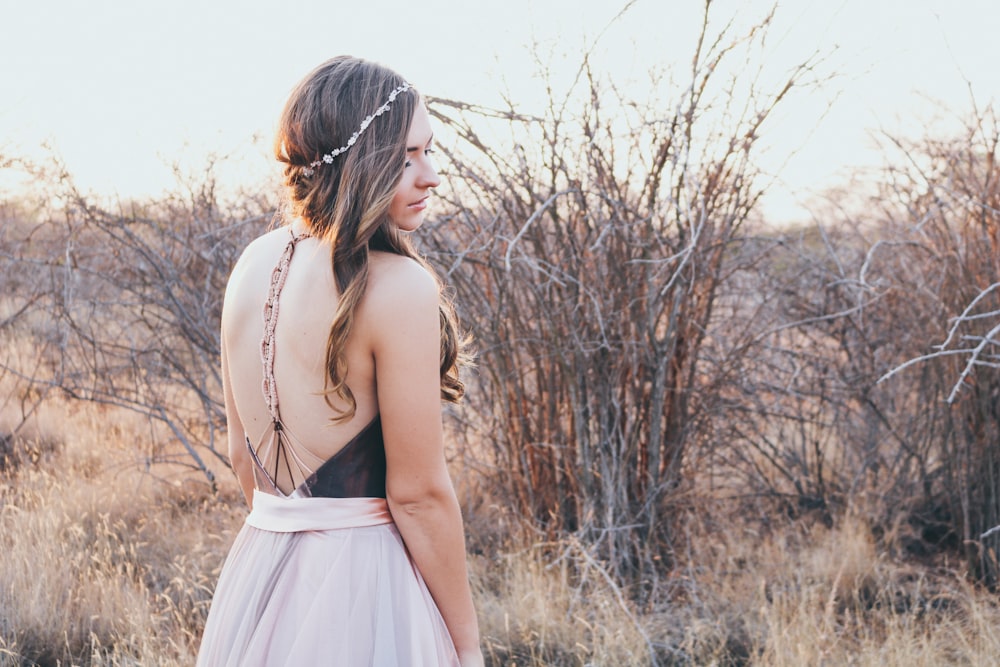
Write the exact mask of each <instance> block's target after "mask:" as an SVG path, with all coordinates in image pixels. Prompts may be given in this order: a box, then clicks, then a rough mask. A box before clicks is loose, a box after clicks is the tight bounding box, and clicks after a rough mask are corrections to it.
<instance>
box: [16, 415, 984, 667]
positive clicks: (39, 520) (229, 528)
mask: <svg viewBox="0 0 1000 667" xmlns="http://www.w3.org/2000/svg"><path fill="white" fill-rule="evenodd" d="M9 407H10V406H8V408H9ZM8 412H9V410H8ZM6 416H7V417H9V415H6ZM9 422H10V420H9V419H8V420H7V422H6V423H7V424H8V425H9ZM151 437H154V434H152V433H151V432H150V427H149V422H148V420H145V419H143V418H141V417H139V416H137V415H135V414H134V413H129V412H125V411H120V410H110V409H104V408H100V407H99V406H94V405H84V406H80V405H79V404H72V403H65V402H62V401H58V400H55V399H50V400H48V401H46V403H45V404H44V405H43V406H42V407H40V408H39V409H38V410H37V411H36V413H35V415H34V417H33V418H32V420H31V423H30V424H29V426H27V427H26V428H23V429H22V430H21V432H20V434H19V435H18V436H16V437H15V438H13V439H11V440H8V441H6V443H5V444H4V446H3V456H2V460H3V461H4V464H3V470H2V473H0V549H2V552H3V554H4V557H3V559H2V560H0V666H4V667H6V666H11V667H13V666H15V665H17V666H19V667H20V666H24V665H43V666H50V665H51V666H55V665H164V666H166V665H190V664H192V663H193V660H194V655H195V653H196V650H197V643H198V638H199V636H200V634H201V629H202V626H203V623H204V619H205V615H206V613H207V609H208V605H209V601H210V599H211V593H212V589H213V587H214V584H215V580H216V578H217V576H218V572H219V568H220V566H221V564H222V561H223V559H224V557H225V554H226V552H227V549H228V546H229V544H230V543H231V541H232V539H233V537H234V535H235V531H236V530H238V528H239V526H240V523H241V521H242V518H243V516H244V512H245V510H244V507H243V501H242V499H241V498H240V497H239V493H238V490H237V489H236V487H235V484H234V483H233V481H232V479H231V476H230V475H228V474H226V473H225V472H224V471H223V470H219V471H218V473H219V474H218V476H217V479H218V480H219V490H218V494H217V495H212V493H211V492H210V487H209V484H208V483H207V482H206V481H205V479H204V477H202V476H201V475H200V474H199V473H197V472H193V471H191V470H190V469H178V472H177V473H176V474H171V473H170V472H169V471H165V470H163V469H162V466H160V469H159V470H156V469H153V470H152V471H146V470H144V469H142V468H141V467H138V466H136V465H135V446H136V443H137V442H139V441H143V440H147V439H150V438H151ZM455 472H456V474H461V472H462V471H460V470H456V471H455ZM465 491H466V493H474V492H475V489H472V488H468V489H465ZM763 509H764V508H763V507H759V508H754V507H750V506H743V507H735V506H733V505H731V504H729V503H727V502H722V501H719V502H718V503H717V504H714V505H711V506H704V507H702V508H701V511H698V512H691V513H690V514H689V515H687V516H685V517H682V519H681V521H680V524H681V525H682V526H683V527H684V530H685V531H686V540H685V543H686V544H687V545H689V546H688V547H687V550H686V552H685V553H682V554H677V560H678V562H681V563H683V566H681V567H678V568H676V569H675V570H674V571H672V572H671V574H670V576H669V579H668V581H666V582H665V584H664V587H665V589H667V590H669V591H670V594H669V597H667V598H664V599H663V600H660V601H659V602H658V603H657V604H651V605H647V606H645V607H639V606H637V605H636V604H635V602H634V601H633V596H632V595H631V594H630V591H628V590H624V589H621V588H619V586H618V584H617V583H615V581H614V580H613V579H612V578H611V577H609V576H608V568H607V564H606V563H602V562H600V561H598V560H597V559H596V558H595V556H594V553H595V552H594V551H593V547H592V546H590V545H587V544H585V543H581V542H579V541H576V540H573V539H571V538H566V539H563V540H561V541H557V542H545V541H542V540H541V539H539V536H536V535H534V534H532V533H524V532H519V531H517V530H514V529H511V528H503V529H498V528H497V524H496V523H495V522H490V521H488V519H489V517H488V516H487V515H486V512H487V510H486V509H484V508H478V509H476V510H475V511H473V510H470V509H469V508H467V513H469V514H472V515H473V516H472V519H471V520H470V523H469V526H470V532H471V534H470V546H471V548H472V549H473V551H474V554H473V556H472V560H471V563H472V577H473V584H474V590H475V595H476V602H477V605H478V609H479V614H480V619H481V624H482V631H483V644H484V650H485V653H486V655H487V661H488V664H490V665H506V666H514V665H517V666H519V667H524V666H539V667H540V666H542V665H565V666H570V665H573V666H583V665H594V666H599V665H600V666H609V667H610V666H612V665H616V666H617V665H652V664H659V665H761V666H763V665H768V666H784V665H789V666H790V665H795V666H799V665H880V666H883V667H884V666H886V665H935V666H937V665H951V664H955V665H993V664H995V662H996V656H997V655H1000V605H998V604H997V600H996V598H995V596H993V595H992V594H990V593H989V592H987V591H985V590H984V589H980V588H976V587H975V586H973V585H971V584H969V583H968V582H967V581H966V580H965V579H964V578H963V577H962V576H961V574H960V572H959V571H958V569H957V568H958V567H959V565H960V564H959V563H958V562H957V561H956V562H952V563H949V562H947V561H944V560H941V561H938V562H935V563H916V562H913V561H912V560H910V561H908V560H907V558H906V552H905V550H902V549H899V550H893V549H888V548H886V545H888V544H891V543H892V542H893V540H894V539H895V538H894V536H891V535H890V536H884V535H883V536H880V537H878V538H876V536H875V535H874V534H873V531H872V530H871V522H870V521H869V520H868V519H867V518H866V517H863V516H860V515H855V514H848V515H846V516H844V517H843V518H841V519H839V520H838V521H836V522H835V523H834V524H833V525H830V526H828V525H827V524H826V523H824V522H823V521H820V520H818V519H809V518H806V519H798V520H794V521H793V520H781V519H780V518H775V517H774V516H769V515H768V514H767V513H766V512H764V511H763Z"/></svg>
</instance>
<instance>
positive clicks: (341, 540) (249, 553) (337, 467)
mask: <svg viewBox="0 0 1000 667" xmlns="http://www.w3.org/2000/svg"><path fill="white" fill-rule="evenodd" d="M299 238H301V237H294V236H293V238H292V240H291V241H290V242H289V244H288V246H287V248H286V249H285V252H284V254H283V255H282V260H281V262H280V264H279V265H278V267H276V268H275V270H274V274H273V276H272V281H271V290H270V293H269V295H268V298H267V302H266V304H265V309H264V319H265V326H264V332H265V333H264V340H263V343H262V356H263V359H264V398H265V400H266V401H267V404H268V407H269V409H270V411H271V416H272V419H273V427H272V428H271V429H270V430H269V434H268V435H267V436H266V437H265V438H264V439H263V443H262V444H261V445H260V446H259V447H258V449H256V450H255V449H254V448H253V447H252V446H251V445H250V443H249V441H248V442H247V446H248V447H249V448H250V452H251V455H252V456H251V458H252V459H253V462H254V475H255V479H256V487H257V488H256V489H255V491H254V498H253V510H252V511H251V512H250V514H249V515H248V516H247V519H246V523H245V524H244V526H243V528H242V529H241V530H240V532H239V534H238V535H237V537H236V540H235V542H234V544H233V547H232V549H231V550H230V552H229V556H228V557H227V559H226V562H225V565H224V566H223V568H222V574H221V575H220V577H219V583H218V586H217V587H216V589H215V596H214V598H213V600H212V607H211V610H210V611H209V614H208V620H207V622H206V624H205V632H204V636H203V638H202V644H201V650H200V652H199V654H198V665H199V666H203V667H254V666H260V667H265V666H266V667H277V666H281V665H287V666H289V667H291V666H293V665H294V666H295V667H301V666H311V665H338V666H340V665H343V666H345V667H360V666H362V665H363V666H372V667H383V666H386V667H388V666H401V667H402V666H412V667H418V666H421V667H431V666H433V667H439V666H442V665H446V666H451V665H456V666H457V665H458V658H457V656H456V653H455V648H454V645H453V644H452V641H451V638H450V636H449V634H448V630H447V628H446V627H445V624H444V621H443V620H442V618H441V614H440V613H439V611H438V609H437V606H436V605H435V603H434V600H433V599H432V598H431V595H430V593H429V592H428V590H427V586H426V585H425V584H424V581H423V578H422V577H421V576H420V573H419V572H418V571H417V569H416V567H415V566H414V564H413V562H412V561H411V560H410V557H409V554H408V553H407V551H406V547H405V545H404V544H403V541H402V539H401V538H400V535H399V532H398V531H397V530H396V526H395V524H394V523H393V521H392V515H391V514H390V513H389V507H388V505H387V503H386V500H385V493H384V488H385V451H384V448H383V445H382V438H381V425H380V423H379V421H378V418H377V417H376V419H375V420H374V421H373V422H372V423H371V424H369V425H368V426H367V427H366V428H365V429H363V431H362V432H361V433H359V434H358V435H357V436H356V437H355V438H354V439H352V440H351V442H350V443H348V444H347V445H345V447H344V448H343V449H342V450H341V451H340V452H338V453H337V455H336V456H334V457H333V458H332V459H330V460H328V461H327V462H326V463H324V464H323V465H322V466H320V467H319V468H317V469H316V470H315V471H311V472H312V474H310V475H305V476H306V477H307V479H306V480H305V481H304V482H303V483H302V484H301V485H300V486H299V487H298V488H296V489H295V490H294V491H292V492H291V493H289V494H287V495H286V494H284V493H282V492H281V490H280V489H278V487H277V485H276V484H275V483H274V477H275V475H274V474H272V473H269V472H268V471H267V470H266V469H265V468H264V466H263V465H262V464H261V461H262V460H264V461H268V460H271V455H272V454H274V457H273V460H274V461H275V465H278V463H277V462H278V461H279V460H281V458H282V457H284V461H285V463H284V464H285V465H290V464H291V463H292V462H294V464H295V465H296V466H299V467H300V469H301V467H302V458H301V456H300V455H299V454H298V453H297V452H296V448H297V447H298V446H299V445H297V444H296V441H295V439H294V438H290V437H288V434H287V430H286V429H285V427H284V426H283V424H282V423H281V418H280V416H279V413H278V401H277V388H276V386H275V383H274V371H273V368H274V356H275V354H274V352H275V350H274V326H275V322H276V320H277V311H278V308H277V304H278V296H279V295H280V292H281V287H282V286H283V284H284V279H285V274H286V272H287V271H288V266H289V263H290V261H291V257H292V253H293V252H294V249H295V244H296V242H297V241H298V240H299ZM275 448H276V450H275ZM307 472H308V471H307ZM325 496H341V497H325ZM343 496H354V497H343Z"/></svg>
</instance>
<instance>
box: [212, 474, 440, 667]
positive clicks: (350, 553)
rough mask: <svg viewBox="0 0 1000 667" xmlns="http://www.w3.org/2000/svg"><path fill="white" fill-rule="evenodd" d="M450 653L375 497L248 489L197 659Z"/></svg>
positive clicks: (367, 659) (375, 661)
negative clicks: (284, 494) (283, 494)
mask: <svg viewBox="0 0 1000 667" xmlns="http://www.w3.org/2000/svg"><path fill="white" fill-rule="evenodd" d="M457 664H458V658H457V656H456V654H455V648H454V645H453V644H452V642H451V638H450V636H449V635H448V630H447V628H446V627H445V624H444V621H443V620H442V618H441V614H440V613H439V612H438V609H437V606H436V605H435V604H434V600H433V599H432V598H431V595H430V593H429V592H428V590H427V586H426V585H425V584H424V581H423V579H422V578H421V576H420V573H419V572H417V569H416V567H414V565H413V562H412V561H411V560H410V557H409V554H408V553H407V551H406V548H405V547H404V546H403V541H402V539H401V538H400V536H399V532H398V531H397V530H396V526H395V524H393V523H392V516H391V515H390V514H389V509H388V506H387V505H386V502H385V500H384V499H381V498H278V497H275V496H271V495H268V494H265V493H260V492H255V494H254V502H253V511H252V512H251V513H250V515H249V516H248V517H247V520H246V524H245V525H244V526H243V528H242V530H240V532H239V534H238V535H237V537H236V541H235V542H234V543H233V547H232V549H231V550H230V552H229V556H228V558H227V559H226V563H225V565H224V566H223V568H222V574H221V576H220V577H219V583H218V586H217V587H216V590H215V597H214V598H213V600H212V608H211V610H210V612H209V615H208V621H207V622H206V624H205V633H204V636H203V638H202V644H201V651H200V652H199V654H198V665H199V666H204V667H253V666H255V665H259V666H261V667H265V666H266V667H276V666H278V665H288V666H289V667H291V666H292V665H295V666H296V667H299V666H302V665H338V666H339V665H344V666H347V667H355V666H361V665H364V666H366V667H367V666H373V667H381V666H383V665H386V666H388V665H393V666H396V665H399V666H412V667H417V666H422V667H432V666H433V667H440V666H442V665H457Z"/></svg>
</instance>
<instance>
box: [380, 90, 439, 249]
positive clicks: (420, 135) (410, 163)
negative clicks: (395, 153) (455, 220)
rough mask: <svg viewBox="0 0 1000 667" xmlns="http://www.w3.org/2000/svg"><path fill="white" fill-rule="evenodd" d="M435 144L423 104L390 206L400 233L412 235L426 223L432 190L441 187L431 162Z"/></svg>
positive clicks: (415, 117) (412, 127) (416, 112)
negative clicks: (426, 213)
mask: <svg viewBox="0 0 1000 667" xmlns="http://www.w3.org/2000/svg"><path fill="white" fill-rule="evenodd" d="M433 142H434V132H433V131H432V130H431V121H430V116H429V115H428V113H427V109H426V108H425V107H424V105H423V103H421V104H418V105H417V108H416V109H415V110H414V112H413V121H412V122H411V123H410V132H409V134H407V136H406V163H405V165H404V167H403V178H402V179H401V180H400V181H399V185H398V186H396V194H395V195H394V196H393V198H392V204H390V206H389V217H390V218H391V219H392V221H393V222H394V223H395V224H396V226H397V227H398V228H399V229H400V230H401V231H404V232H412V231H413V230H415V229H417V228H418V227H419V226H420V225H421V223H423V221H424V210H425V209H426V208H427V202H428V199H429V197H430V195H431V188H435V187H437V186H438V185H440V184H441V179H440V177H438V174H437V170H436V169H435V168H434V163H433V161H432V160H431V154H432V153H433Z"/></svg>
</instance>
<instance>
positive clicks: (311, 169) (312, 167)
mask: <svg viewBox="0 0 1000 667" xmlns="http://www.w3.org/2000/svg"><path fill="white" fill-rule="evenodd" d="M411 87H412V86H410V84H408V83H404V84H403V85H402V86H399V87H398V88H396V89H394V90H393V91H392V92H391V93H389V99H387V100H386V101H385V104H383V105H382V106H380V107H379V108H378V109H375V112H374V113H373V114H372V115H370V116H368V117H367V118H365V119H364V120H363V121H361V127H359V128H358V131H357V132H355V133H354V134H352V135H351V138H350V139H348V140H347V145H346V146H341V147H340V148H336V149H334V150H332V151H330V152H329V153H327V154H326V155H324V156H323V157H321V158H320V159H318V160H315V161H313V162H310V163H309V166H308V167H306V168H304V169H303V170H302V173H303V174H305V175H306V176H312V175H313V174H314V173H315V171H316V167H319V166H321V165H322V164H323V163H326V164H331V163H332V162H333V158H335V157H337V156H338V155H340V154H341V153H346V152H347V149H348V148H350V147H351V146H353V145H354V144H355V143H357V141H358V137H360V136H361V135H362V134H363V133H364V131H365V130H367V129H368V126H369V125H371V124H372V121H373V120H375V119H376V118H378V117H379V116H381V115H382V114H384V113H385V112H387V111H389V107H390V106H391V105H392V103H393V102H395V101H396V97H397V96H398V95H399V94H400V93H405V92H406V91H407V90H409V89H410V88H411Z"/></svg>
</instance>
